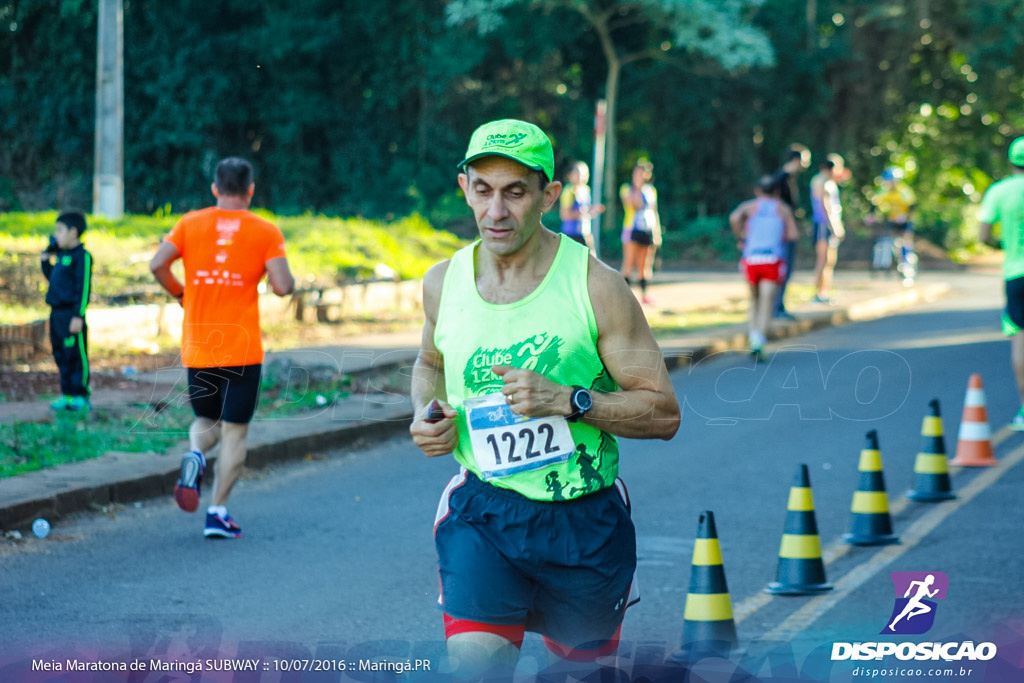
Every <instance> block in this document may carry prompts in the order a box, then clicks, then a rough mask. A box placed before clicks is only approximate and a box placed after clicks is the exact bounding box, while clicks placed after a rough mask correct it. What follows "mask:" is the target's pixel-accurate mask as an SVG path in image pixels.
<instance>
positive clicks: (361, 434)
mask: <svg viewBox="0 0 1024 683" xmlns="http://www.w3.org/2000/svg"><path fill="white" fill-rule="evenodd" d="M949 291H950V287H949V285H947V284H943V283H936V284H928V285H919V286H917V287H914V288H909V289H907V290H904V291H900V292H897V293H895V294H891V295H888V296H883V297H876V298H873V299H868V300H865V301H862V302H858V303H855V304H851V305H850V306H847V307H843V308H832V309H824V310H822V311H820V312H818V311H815V312H813V313H810V314H804V315H803V316H802V317H801V319H800V320H796V321H789V322H785V323H779V322H776V323H775V324H774V325H773V327H772V331H771V335H770V339H775V340H778V339H785V338H791V337H796V336H799V335H802V334H805V333H807V332H810V331H812V330H817V329H821V328H824V327H831V326H837V325H842V324H845V323H849V322H855V321H860V320H868V319H872V318H878V317H882V316H884V315H886V314H888V313H890V312H892V311H895V310H903V309H905V308H907V307H909V306H912V305H914V304H916V303H919V302H922V301H932V300H934V299H937V298H940V297H942V296H944V295H946V294H947V293H949ZM660 344H661V347H662V351H663V354H664V356H665V363H666V365H667V366H668V369H669V370H675V369H677V368H680V367H684V366H686V365H691V364H694V363H697V362H699V361H701V360H703V359H704V358H707V357H708V356H711V355H713V354H715V353H720V352H723V351H731V350H745V349H746V348H747V336H746V326H745V325H730V326H727V327H723V328H720V329H714V330H710V331H708V332H707V333H700V332H698V333H692V334H690V335H686V336H681V337H678V338H670V339H665V340H662V341H661V342H660ZM406 362H407V361H406ZM395 365H396V367H404V363H402V362H399V363H396V364H395ZM375 369H376V370H378V371H379V370H380V369H381V368H380V367H377V368H375ZM352 400H353V401H360V400H363V401H365V398H364V399H359V398H358V397H356V398H354V399H352ZM303 421H304V420H292V421H291V422H293V423H296V424H297V423H299V422H303ZM340 421H341V422H344V424H339V425H334V424H328V425H327V426H326V427H323V426H320V425H318V426H317V427H315V428H313V429H312V430H309V429H302V430H298V429H295V430H294V433H290V434H287V433H286V434H284V435H281V434H277V435H276V436H272V437H270V438H263V439H261V438H258V437H256V435H255V434H253V436H254V438H253V439H251V440H250V444H249V449H248V455H247V458H246V466H247V467H248V468H251V469H259V468H263V467H267V466H270V465H272V464H274V463H279V462H287V461H295V460H299V459H302V458H305V457H308V456H309V455H310V454H312V453H316V452H319V451H325V450H329V449H332V448H338V447H341V446H346V447H359V446H360V445H361V444H363V443H366V442H368V441H373V440H376V439H381V438H387V437H391V436H394V435H396V434H398V433H400V432H402V431H405V430H407V429H408V427H409V424H410V423H411V421H412V411H411V409H410V408H409V406H408V402H407V401H406V402H404V403H401V404H393V405H391V406H389V407H386V408H385V409H384V410H383V411H382V412H381V414H380V415H379V416H376V417H374V418H366V417H365V406H363V407H362V408H361V409H360V411H359V413H358V414H356V415H355V416H354V417H344V416H343V417H342V418H341V420H340ZM321 424H322V423H321ZM285 431H287V430H285ZM180 458H181V453H180V452H177V451H175V452H172V453H165V454H157V453H108V454H106V455H104V456H102V457H101V458H98V459H96V460H91V461H87V462H80V463H71V464H68V465H61V466H59V467H54V468H50V469H47V470H40V471H37V472H29V473H26V474H23V475H19V476H17V477H12V478H10V479H5V480H3V487H4V498H6V499H7V500H5V501H3V502H0V530H12V529H19V530H25V529H27V528H28V527H29V526H30V525H31V523H32V521H33V520H34V519H36V518H39V517H44V518H47V519H48V520H49V521H50V522H51V523H52V522H53V521H55V520H60V519H62V518H63V517H66V516H68V515H71V514H74V513H78V512H83V511H88V510H97V511H99V510H104V509H106V508H107V507H108V506H110V505H118V504H120V505H123V504H127V503H132V502H135V501H139V500H144V499H147V498H156V497H162V496H170V495H171V493H172V492H173V490H174V484H175V481H177V478H178V472H179V467H180ZM213 460H215V458H211V461H213Z"/></svg>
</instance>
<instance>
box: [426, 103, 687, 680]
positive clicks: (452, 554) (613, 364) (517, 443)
mask: <svg viewBox="0 0 1024 683" xmlns="http://www.w3.org/2000/svg"><path fill="white" fill-rule="evenodd" d="M459 169H460V171H461V172H460V174H459V176H458V178H459V186H460V187H461V188H462V191H463V192H464V193H465V196H466V203H467V204H468V205H469V207H470V209H471V210H472V211H473V214H474V217H475V219H476V223H477V227H478V230H479V234H480V239H479V240H477V241H476V242H475V243H474V244H472V245H470V246H468V247H465V248H463V249H461V250H460V251H458V252H457V253H456V254H455V255H454V256H453V257H452V258H451V259H450V260H448V261H444V262H442V263H439V264H437V265H435V266H434V267H433V268H431V270H430V271H429V272H428V273H427V275H426V277H425V279H424V283H423V305H424V317H425V322H424V326H423V338H422V343H421V348H420V352H419V356H418V358H417V360H416V363H415V367H414V372H413V386H412V400H413V404H414V407H415V409H416V416H415V418H414V420H413V423H412V425H411V426H410V429H409V431H410V433H411V435H412V439H413V441H414V443H415V444H416V445H417V446H418V447H419V448H420V449H421V450H422V451H423V453H424V454H425V455H426V456H428V457H438V456H445V455H447V454H449V453H452V454H453V455H454V459H455V461H456V463H457V464H458V465H459V466H460V471H459V473H458V474H456V475H455V476H454V477H453V478H452V480H451V481H450V483H449V484H448V486H447V488H446V489H445V491H444V493H443V495H442V498H441V502H440V505H439V507H438V513H437V518H436V520H435V526H434V536H435V544H436V546H437V551H438V558H439V568H440V583H441V599H440V605H441V608H442V611H443V614H444V625H445V636H446V639H447V644H448V651H449V654H450V655H451V657H452V660H451V661H452V662H453V663H456V665H457V670H456V671H455V675H456V676H457V677H459V678H479V677H481V676H483V675H485V674H497V675H508V674H510V672H511V670H512V669H513V668H514V667H515V663H516V661H517V659H518V656H519V648H520V646H521V644H522V640H523V635H524V632H525V631H527V630H529V631H535V632H539V633H540V634H541V635H542V636H543V637H544V641H545V643H546V645H547V646H548V648H549V649H550V650H551V652H552V653H554V655H555V656H556V660H555V661H556V662H559V661H561V662H571V663H572V664H567V666H587V664H585V663H586V662H591V663H592V662H593V661H594V660H595V659H597V658H598V657H601V656H604V655H609V654H612V653H614V652H615V649H616V647H617V645H618V637H619V630H620V627H621V624H622V618H623V614H624V612H625V609H626V607H627V606H628V605H629V604H631V603H632V602H633V601H634V599H635V597H636V596H635V595H634V594H633V591H632V590H631V589H632V588H633V587H634V584H633V574H634V571H635V568H636V535H635V530H634V528H633V524H632V521H631V520H630V515H629V500H628V497H627V495H626V490H625V487H624V485H623V484H622V482H621V481H620V480H619V479H618V476H617V475H618V459H619V447H618V442H617V440H616V437H629V438H640V439H653V438H660V439H671V438H672V437H673V436H674V435H675V433H676V430H677V429H678V427H679V419H680V411H679V403H678V401H677V399H676V396H675V392H674V390H673V387H672V383H671V381H670V379H669V376H668V371H667V369H666V367H665V362H664V359H663V357H662V355H661V352H660V350H659V348H658V346H657V344H656V343H655V341H654V337H653V335H652V334H651V331H650V328H649V327H648V325H647V322H646V320H645V318H644V315H643V312H642V311H641V309H640V306H639V304H638V302H637V301H636V298H635V297H634V296H633V295H632V294H631V292H630V290H629V286H628V285H627V284H626V282H625V281H624V280H623V279H622V277H621V276H620V275H619V274H618V273H616V272H615V271H614V270H612V269H610V268H608V267H607V266H605V265H603V264H602V263H601V262H600V261H598V260H597V259H596V258H594V257H593V256H592V255H591V254H590V252H589V251H588V250H587V248H586V247H585V246H583V245H581V244H578V243H577V242H575V241H573V240H572V239H569V238H566V237H564V236H562V235H559V234H557V233H554V232H552V231H550V230H547V229H546V228H545V227H544V226H543V225H542V223H541V217H542V215H543V214H544V213H545V212H547V211H551V210H553V209H555V207H556V206H557V204H558V200H559V195H560V194H561V191H562V185H561V183H560V182H557V181H554V180H553V175H554V153H553V151H552V147H551V142H550V140H549V139H548V137H547V135H545V134H544V132H543V131H541V130H540V129H539V128H538V127H537V126H535V125H533V124H530V123H526V122H524V121H519V120H515V119H506V120H501V121H492V122H490V123H487V124H484V125H483V126H481V127H480V128H478V129H477V130H476V131H475V132H474V133H473V135H472V137H471V139H470V142H469V146H468V149H467V151H466V156H465V159H463V161H462V162H461V163H460V164H459ZM591 665H592V664H591Z"/></svg>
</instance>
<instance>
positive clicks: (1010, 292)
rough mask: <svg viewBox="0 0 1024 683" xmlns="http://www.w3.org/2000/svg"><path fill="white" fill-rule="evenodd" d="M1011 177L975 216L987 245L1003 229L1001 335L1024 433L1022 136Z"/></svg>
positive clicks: (1014, 147) (1013, 150) (1013, 152)
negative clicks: (1005, 343) (995, 231)
mask: <svg viewBox="0 0 1024 683" xmlns="http://www.w3.org/2000/svg"><path fill="white" fill-rule="evenodd" d="M1007 156H1008V157H1009V160H1010V164H1012V165H1013V174H1012V175H1011V176H1010V177H1008V178H1004V179H1002V180H1000V181H998V182H996V183H994V184H993V185H992V186H991V187H989V188H988V190H987V191H986V192H985V196H984V198H983V199H982V200H981V211H980V212H979V213H978V220H979V221H980V223H981V225H980V226H979V228H980V229H979V231H978V232H979V238H980V239H981V241H982V242H988V240H989V237H991V235H992V227H993V226H994V225H996V224H997V223H998V224H999V225H1000V226H1001V228H1002V242H1003V252H1004V255H1003V278H1004V279H1005V280H1006V310H1005V311H1004V312H1003V333H1004V334H1006V335H1007V336H1008V337H1010V360H1011V364H1012V366H1013V374H1014V378H1015V379H1016V380H1017V393H1018V394H1019V398H1020V399H1021V407H1020V408H1019V409H1018V410H1017V414H1016V415H1014V416H1013V419H1012V420H1011V421H1010V428H1011V429H1015V430H1017V431H1019V432H1020V431H1024V334H1020V332H1021V329H1022V328H1024V136H1022V137H1019V138H1017V139H1016V140H1014V141H1013V142H1012V143H1010V150H1009V153H1008V154H1007Z"/></svg>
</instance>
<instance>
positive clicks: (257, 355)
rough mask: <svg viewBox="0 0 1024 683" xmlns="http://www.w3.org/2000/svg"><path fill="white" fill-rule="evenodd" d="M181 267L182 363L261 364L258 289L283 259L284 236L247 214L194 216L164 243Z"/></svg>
mask: <svg viewBox="0 0 1024 683" xmlns="http://www.w3.org/2000/svg"><path fill="white" fill-rule="evenodd" d="M164 240H165V241H167V242H170V243H171V244H173V245H174V246H175V247H177V249H178V253H179V254H181V259H182V262H183V263H184V265H185V298H184V299H183V301H182V303H183V304H184V306H185V322H184V324H183V326H182V333H181V363H182V365H184V366H185V367H189V368H210V367H235V366H240V365H253V364H256V363H262V362H263V343H262V340H261V338H260V312H259V293H258V291H257V289H256V288H257V285H259V282H260V280H262V279H263V274H264V273H265V272H266V263H267V261H270V260H271V259H275V258H280V257H283V256H284V255H285V253H284V236H283V235H282V234H281V230H280V229H279V228H278V227H277V226H276V225H274V224H273V223H271V222H269V221H265V220H263V219H262V218H260V217H259V216H256V215H255V214H252V213H250V212H248V211H244V210H243V211H227V210H225V209H218V208H217V207H210V208H208V209H203V210H201V211H193V212H191V213H187V214H185V215H184V216H182V217H181V220H179V221H178V223H177V224H176V225H175V226H174V228H172V229H171V232H170V233H168V234H167V236H166V237H165V238H164Z"/></svg>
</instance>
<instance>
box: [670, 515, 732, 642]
mask: <svg viewBox="0 0 1024 683" xmlns="http://www.w3.org/2000/svg"><path fill="white" fill-rule="evenodd" d="M736 645H737V638H736V624H735V622H734V621H733V618H732V601H731V600H730V598H729V588H728V587H727V586H726V584H725V567H724V566H723V565H722V552H721V549H720V548H719V546H718V531H717V530H716V529H715V516H714V515H713V514H712V513H711V511H710V510H705V511H704V512H702V513H701V515H700V522H699V523H698V525H697V538H696V539H695V540H694V542H693V563H692V568H691V570H690V591H689V593H687V595H686V608H685V610H684V612H683V639H682V645H681V646H680V647H679V649H678V650H677V651H676V652H675V653H674V654H673V658H675V659H683V660H694V659H702V658H704V657H708V656H720V657H728V656H729V652H730V651H731V650H732V649H733V648H735V647H736Z"/></svg>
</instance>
